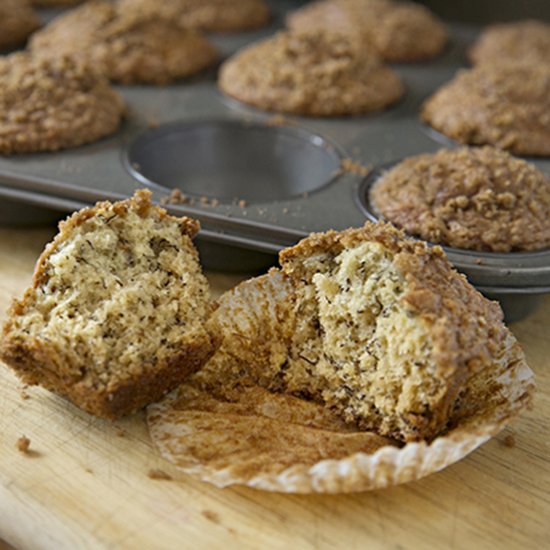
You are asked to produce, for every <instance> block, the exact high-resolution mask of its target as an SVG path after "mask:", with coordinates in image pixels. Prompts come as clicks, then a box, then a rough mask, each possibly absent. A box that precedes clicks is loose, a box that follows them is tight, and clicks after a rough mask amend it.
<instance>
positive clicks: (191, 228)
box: [0, 190, 220, 419]
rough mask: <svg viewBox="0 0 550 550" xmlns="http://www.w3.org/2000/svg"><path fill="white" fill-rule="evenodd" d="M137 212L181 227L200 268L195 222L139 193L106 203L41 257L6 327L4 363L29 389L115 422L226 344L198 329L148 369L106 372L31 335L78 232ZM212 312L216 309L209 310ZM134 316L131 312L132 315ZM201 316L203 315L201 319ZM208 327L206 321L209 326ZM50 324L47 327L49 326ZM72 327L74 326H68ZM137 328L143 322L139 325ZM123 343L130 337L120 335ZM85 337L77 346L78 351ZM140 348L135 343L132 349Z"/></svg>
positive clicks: (63, 227) (74, 222) (70, 223)
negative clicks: (56, 262) (54, 272)
mask: <svg viewBox="0 0 550 550" xmlns="http://www.w3.org/2000/svg"><path fill="white" fill-rule="evenodd" d="M129 212H132V214H137V215H138V216H140V217H141V218H144V219H145V218H150V217H154V218H155V219H157V220H158V221H160V222H170V223H172V224H174V223H175V224H177V225H178V226H179V231H180V232H181V235H182V236H183V237H184V238H185V239H187V240H186V241H182V243H181V246H182V247H187V248H188V249H189V250H188V253H190V257H191V258H192V261H193V262H196V263H198V253H197V252H196V250H195V249H194V248H193V247H192V245H191V241H190V240H188V239H189V238H192V237H194V236H195V234H196V233H197V232H198V230H199V227H200V226H199V222H197V221H195V220H192V219H189V218H183V219H179V218H175V217H173V216H169V215H168V214H167V212H166V210H164V209H163V208H161V207H158V206H155V205H153V204H152V203H151V192H150V191H147V190H139V191H137V192H136V194H135V195H134V196H133V197H132V198H130V199H127V200H124V201H121V202H118V203H114V204H111V203H109V202H101V203H98V204H97V205H95V206H94V207H91V208H86V209H84V210H81V211H80V212H76V213H75V214H73V215H72V216H71V217H69V218H68V219H67V220H66V221H64V222H61V223H60V231H59V233H58V235H57V236H56V238H55V239H54V240H53V241H52V242H51V243H50V244H49V245H48V246H47V247H46V249H45V250H44V252H43V253H42V255H41V256H40V258H39V260H38V262H37V265H36V269H35V273H34V277H33V283H32V286H31V287H30V288H28V289H27V290H26V292H25V293H24V296H23V298H22V299H21V300H19V301H14V303H13V305H12V307H11V310H10V312H9V315H8V319H7V321H6V323H5V324H4V327H3V333H2V342H1V346H0V357H1V358H2V360H3V361H5V362H6V363H7V364H8V365H9V366H10V367H12V368H13V369H14V370H15V371H16V372H17V373H18V375H19V376H20V377H21V378H22V379H23V380H24V381H25V382H26V383H28V384H40V385H42V386H44V387H46V388H47V389H49V390H52V391H55V392H57V393H59V394H61V395H63V396H66V397H67V398H69V399H70V400H71V401H73V403H75V404H76V405H77V406H79V407H80V408H82V409H84V410H86V411H87V412H89V413H91V414H94V415H97V416H101V417H104V418H109V419H114V418H119V417H121V416H123V415H126V414H130V413H132V412H135V411H136V410H138V409H140V408H142V407H143V406H145V405H147V404H148V403H150V402H152V401H156V400H158V399H160V398H161V397H162V396H163V395H164V394H166V393H167V392H168V391H170V390H172V389H173V388H174V387H175V386H177V385H178V384H179V383H181V382H182V381H183V380H184V379H185V378H187V377H188V376H189V375H190V374H192V373H193V372H195V371H196V370H197V369H199V368H200V367H201V366H202V365H203V364H204V363H205V362H206V361H207V360H208V359H209V358H210V356H211V355H212V354H213V353H214V351H215V350H216V348H217V347H218V346H219V344H220V340H219V336H218V335H216V334H215V331H214V329H212V330H204V328H203V329H201V330H196V329H192V332H191V333H190V334H186V333H185V328H182V329H181V330H182V335H181V337H180V338H179V342H178V347H177V349H175V351H170V350H167V351H163V352H162V353H161V352H160V350H159V352H158V353H156V354H155V356H154V357H151V358H150V359H149V361H150V362H149V363H148V364H133V363H131V364H130V365H129V367H128V369H127V370H124V368H125V367H124V366H121V367H120V368H119V369H118V370H116V369H114V368H113V365H108V367H109V368H108V371H107V370H106V371H105V372H103V371H99V372H98V370H97V368H94V369H92V368H91V366H90V368H88V366H87V365H84V366H83V365H70V364H68V363H67V361H68V359H67V356H66V353H65V350H64V349H63V348H62V347H61V346H62V344H61V343H60V341H53V340H52V339H50V338H48V337H46V336H44V334H43V333H41V332H38V333H36V334H35V333H32V334H31V333H30V332H29V331H28V329H25V328H22V327H23V325H21V319H23V318H24V317H25V316H26V315H28V314H29V313H32V312H33V311H35V309H36V308H37V303H38V301H39V297H40V295H41V294H42V293H44V292H46V291H45V288H46V285H47V283H48V280H49V278H50V276H51V266H50V265H49V262H50V258H51V257H52V255H54V254H56V253H57V252H58V251H59V250H60V249H61V248H62V247H63V246H64V245H65V244H66V243H67V242H69V241H70V240H71V238H72V235H73V234H74V233H75V231H76V230H77V229H78V228H79V227H80V226H82V225H83V224H85V223H86V222H87V221H88V220H91V219H94V218H104V219H110V218H111V217H114V216H117V217H120V218H124V217H125V216H127V215H128V214H129ZM207 310H208V311H209V312H210V311H211V310H212V308H209V307H208V308H207ZM128 314H130V315H131V311H128ZM198 314H199V312H197V315H198ZM204 321H205V323H206V319H205V320H204ZM44 322H46V321H44ZM66 322H67V323H70V320H67V321H66ZM136 322H137V320H136ZM120 337H121V338H123V337H124V335H120ZM79 338H80V336H79V335H76V336H75V339H74V340H73V341H72V342H71V345H74V346H77V345H78V342H79ZM134 344H135V345H138V344H139V343H138V342H133V343H132V345H134Z"/></svg>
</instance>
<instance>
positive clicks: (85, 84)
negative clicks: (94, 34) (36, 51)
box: [0, 53, 125, 155]
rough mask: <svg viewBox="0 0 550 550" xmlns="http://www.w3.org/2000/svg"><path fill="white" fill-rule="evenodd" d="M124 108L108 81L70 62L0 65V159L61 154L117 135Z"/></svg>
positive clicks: (10, 60)
mask: <svg viewBox="0 0 550 550" xmlns="http://www.w3.org/2000/svg"><path fill="white" fill-rule="evenodd" d="M124 110H125V107H124V103H123V101H122V99H121V98H120V96H119V95H118V94H117V93H116V92H115V91H114V90H113V89H112V87H111V86H110V84H109V81H108V80H107V79H106V78H105V77H104V76H103V75H102V74H100V73H98V72H97V71H95V69H93V68H92V67H91V66H90V65H88V64H86V63H84V62H83V61H82V60H78V59H75V58H72V57H65V56H62V57H59V58H55V59H48V58H37V57H34V56H32V55H30V54H28V53H14V54H11V55H9V56H6V57H4V58H2V59H0V154H3V155H6V154H13V153H34V152H38V151H57V150H59V149H66V148H70V147H77V146H79V145H83V144H85V143H91V142H94V141H97V140H98V139H100V138H102V137H104V136H107V135H109V134H112V133H114V132H115V131H116V130H117V129H118V127H119V126H120V123H121V121H122V116H123V113H124Z"/></svg>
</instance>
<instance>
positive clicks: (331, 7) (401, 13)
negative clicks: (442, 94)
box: [287, 0, 448, 62]
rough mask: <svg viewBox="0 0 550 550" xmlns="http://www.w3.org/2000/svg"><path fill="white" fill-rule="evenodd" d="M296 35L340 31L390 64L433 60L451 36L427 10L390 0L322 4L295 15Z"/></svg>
mask: <svg viewBox="0 0 550 550" xmlns="http://www.w3.org/2000/svg"><path fill="white" fill-rule="evenodd" d="M287 26H288V27H289V28H290V29H292V30H296V31H314V30H324V31H340V32H343V33H344V34H346V35H350V36H351V35H353V36H355V37H357V38H358V39H360V40H361V41H363V42H367V43H368V44H370V45H371V46H372V47H373V48H374V49H375V50H376V51H377V52H378V53H379V55H380V56H381V57H382V59H384V60H385V61H390V62H410V61H420V60H423V59H429V58H431V57H434V56H436V55H437V54H439V53H440V52H441V50H442V49H443V48H444V46H445V44H446V43H447V40H448V34H447V30H446V28H445V26H444V25H443V23H442V22H441V21H440V20H439V19H438V18H437V17H436V16H435V15H434V14H433V13H431V12H430V11H429V10H428V9H427V8H426V7H424V6H421V5H419V4H415V3H413V2H393V1H390V0H318V1H316V2H312V3H310V4H308V5H306V6H304V7H303V8H300V9H299V10H297V11H295V12H293V13H291V14H290V15H289V16H288V17H287Z"/></svg>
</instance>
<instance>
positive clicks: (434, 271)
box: [219, 223, 509, 441]
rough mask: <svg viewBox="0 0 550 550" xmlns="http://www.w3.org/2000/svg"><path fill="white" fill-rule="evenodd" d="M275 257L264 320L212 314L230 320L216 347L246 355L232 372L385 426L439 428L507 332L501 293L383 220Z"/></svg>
mask: <svg viewBox="0 0 550 550" xmlns="http://www.w3.org/2000/svg"><path fill="white" fill-rule="evenodd" d="M280 262H281V271H282V275H283V278H284V279H285V281H286V284H287V285H288V287H287V294H289V298H287V299H286V300H284V299H283V300H280V301H278V302H279V305H278V306H277V313H276V317H275V318H274V319H272V320H271V321H270V322H266V323H265V324H264V325H263V326H262V328H261V331H262V332H260V333H256V334H254V336H251V333H250V331H249V330H247V329H246V325H245V324H243V325H241V328H240V329H239V328H236V327H235V325H238V324H239V323H238V321H234V320H231V319H230V320H225V321H224V319H223V318H222V319H219V322H220V324H222V325H223V324H224V323H225V324H230V325H231V335H232V336H231V338H228V339H227V341H225V340H224V349H225V351H226V352H227V353H229V354H230V355H233V356H234V357H235V358H237V359H238V361H239V363H241V364H245V365H247V367H246V368H244V367H243V368H241V369H240V370H239V372H240V373H241V374H240V378H241V379H243V377H244V375H243V373H246V376H247V377H249V378H250V381H252V382H254V383H257V384H259V385H260V386H263V387H265V388H267V389H269V390H271V391H276V392H283V393H290V394H293V395H298V396H302V397H303V396H308V398H309V399H311V400H313V401H315V402H322V403H324V404H325V405H326V406H328V407H329V408H330V409H332V410H335V411H337V412H338V413H339V414H340V415H341V417H342V418H344V419H345V420H346V421H347V422H352V423H355V424H357V425H359V426H360V427H361V428H363V429H367V430H370V431H374V432H375V433H377V434H379V435H382V436H387V437H391V438H393V439H397V440H401V441H415V440H430V439H432V438H434V437H435V436H437V435H439V434H441V433H443V432H444V431H445V430H446V429H447V427H448V425H449V421H450V419H451V417H452V414H453V411H454V410H455V407H457V406H458V402H459V400H460V396H461V395H462V394H464V392H467V391H469V390H468V387H469V385H470V384H472V383H475V380H477V377H479V376H483V374H482V373H487V372H488V371H487V369H490V368H491V367H492V365H493V364H494V362H495V361H496V360H497V357H498V356H499V354H500V353H501V352H502V350H503V349H504V347H505V346H504V344H503V343H504V341H505V340H506V338H507V337H508V336H509V333H508V331H507V329H506V328H505V327H504V325H503V323H502V311H501V309H500V307H499V306H498V304H497V303H495V302H490V301H489V300H487V299H485V298H484V297H483V296H482V295H481V294H479V292H477V291H476V290H475V289H474V288H473V287H472V286H471V285H470V284H469V283H468V282H467V280H466V278H465V277H464V276H463V275H459V274H458V273H457V272H456V271H455V270H454V268H452V266H451V265H450V263H449V262H448V260H447V259H446V257H445V255H444V253H443V251H442V250H441V249H440V248H438V247H436V248H430V247H428V246H427V245H426V244H425V243H421V242H418V241H415V240H412V239H407V238H405V235H404V233H402V232H401V231H398V230H397V229H394V228H393V227H392V226H391V225H389V224H382V223H380V224H370V223H367V224H366V225H365V226H364V227H362V228H359V229H350V230H347V231H344V232H340V233H338V232H335V231H329V232H327V233H322V234H313V235H311V236H310V237H308V238H307V239H305V240H303V241H302V242H300V243H299V244H298V245H296V246H295V247H293V248H290V249H286V250H284V251H283V252H281V254H280ZM261 307H263V306H261ZM221 311H222V312H223V308H222V309H221ZM219 315H221V313H220V314H219ZM270 323H271V324H270ZM225 379H228V377H227V376H226V377H225Z"/></svg>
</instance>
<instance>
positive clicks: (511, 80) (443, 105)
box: [421, 63, 550, 156]
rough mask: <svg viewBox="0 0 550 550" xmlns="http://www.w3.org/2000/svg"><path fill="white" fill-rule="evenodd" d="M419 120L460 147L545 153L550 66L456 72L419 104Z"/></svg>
mask: <svg viewBox="0 0 550 550" xmlns="http://www.w3.org/2000/svg"><path fill="white" fill-rule="evenodd" d="M421 118H422V120H423V121H424V122H426V123H428V124H429V125H431V126H432V127H433V128H435V129H436V130H438V131H439V132H441V133H443V134H445V135H446V136H448V137H450V138H452V139H455V140H456V141H458V142H460V143H463V144H470V145H494V146H495V147H498V148H500V149H506V150H508V151H510V152H512V153H515V154H517V155H536V156H548V155H550V65H542V64H539V65H533V64H519V63H506V64H502V65H500V64H499V65H495V66H492V65H485V64H483V65H480V66H477V67H475V68H474V69H470V70H462V71H460V72H459V73H458V74H457V75H456V76H455V78H454V79H453V80H451V81H450V82H448V83H447V84H445V85H444V86H442V87H441V88H440V89H439V90H437V91H436V92H435V93H434V94H433V95H432V96H431V97H430V98H428V100H427V101H426V102H425V103H424V105H423V106H422V110H421Z"/></svg>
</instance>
